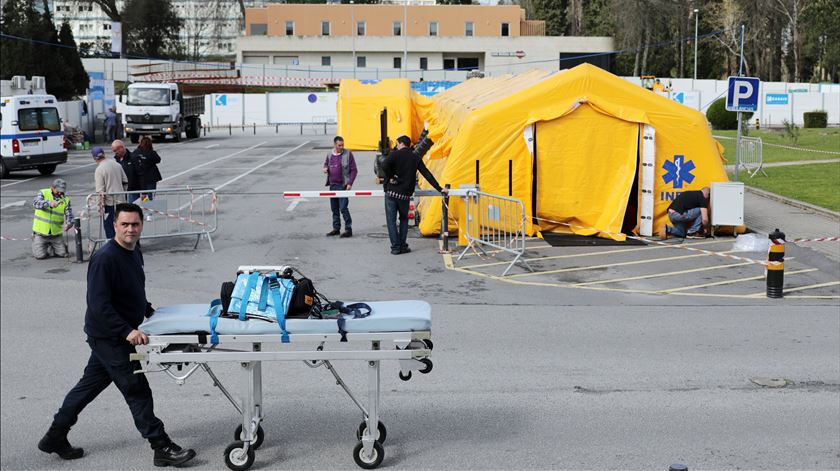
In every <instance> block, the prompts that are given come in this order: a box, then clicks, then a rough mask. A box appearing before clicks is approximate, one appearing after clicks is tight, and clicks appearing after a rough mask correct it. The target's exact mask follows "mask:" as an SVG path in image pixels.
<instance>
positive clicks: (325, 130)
mask: <svg viewBox="0 0 840 471" xmlns="http://www.w3.org/2000/svg"><path fill="white" fill-rule="evenodd" d="M324 135H325V136H326V135H327V122H326V121H324Z"/></svg>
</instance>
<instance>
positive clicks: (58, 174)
mask: <svg viewBox="0 0 840 471" xmlns="http://www.w3.org/2000/svg"><path fill="white" fill-rule="evenodd" d="M91 165H96V162H91V163H89V164H85V165H79V166H75V167H73V168H70V169H67V171H66V172H61V173H56V174H54V175H41V176H37V177H32V178H27V179H25V180H17V181H14V182H12V183H6V184H5V185H2V186H0V188H6V187H7V186H12V185H17V184H18V183H24V182H28V181H32V180H35V179H36V178H41V177H42V176H43V177H47V178H58V177H61V176H64V175H67V174H68V173H71V172H73V171H76V170H79V169H80V168H85V167H90V166H91Z"/></svg>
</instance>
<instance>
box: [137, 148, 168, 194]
mask: <svg viewBox="0 0 840 471" xmlns="http://www.w3.org/2000/svg"><path fill="white" fill-rule="evenodd" d="M134 158H135V159H136V161H137V163H138V164H139V165H140V168H141V169H143V172H142V174H143V182H142V183H141V184H142V189H143V190H154V189H156V188H157V182H159V181H161V180H162V179H163V177H161V175H160V170H158V166H157V164H159V163H160V155H158V153H157V152H155V150H154V149H153V148H152V138H151V137H149V136H143V137H142V138H141V139H140V145H138V146H137V149H135V150H134ZM146 196H148V197H149V199H150V200H151V199H154V192H149V193H147V194H146Z"/></svg>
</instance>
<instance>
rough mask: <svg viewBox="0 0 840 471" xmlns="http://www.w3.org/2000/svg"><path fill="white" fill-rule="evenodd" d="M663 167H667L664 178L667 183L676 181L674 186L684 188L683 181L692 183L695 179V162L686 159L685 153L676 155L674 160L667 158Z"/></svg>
mask: <svg viewBox="0 0 840 471" xmlns="http://www.w3.org/2000/svg"><path fill="white" fill-rule="evenodd" d="M662 168H664V169H665V175H662V179H663V180H665V183H671V182H674V188H682V187H683V183H691V182H692V181H693V180H694V175H692V174H691V171H692V170H694V168H695V167H694V162H692V161H690V160H689V161H685V156H684V155H675V156H674V160H673V161H670V160H666V161H665V163H664V164H662Z"/></svg>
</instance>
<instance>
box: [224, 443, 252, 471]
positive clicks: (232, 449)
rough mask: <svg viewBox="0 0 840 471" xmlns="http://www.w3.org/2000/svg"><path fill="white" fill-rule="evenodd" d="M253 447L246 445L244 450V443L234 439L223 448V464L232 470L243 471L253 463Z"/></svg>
mask: <svg viewBox="0 0 840 471" xmlns="http://www.w3.org/2000/svg"><path fill="white" fill-rule="evenodd" d="M254 458H255V456H254V447H248V451H247V452H245V444H244V443H242V442H240V441H238V440H237V441H235V442H233V443H231V444H230V445H228V447H227V448H225V464H226V465H227V467H228V468H230V469H232V470H233V471H245V470H246V469H248V468H250V467H251V465H252V464H254Z"/></svg>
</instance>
